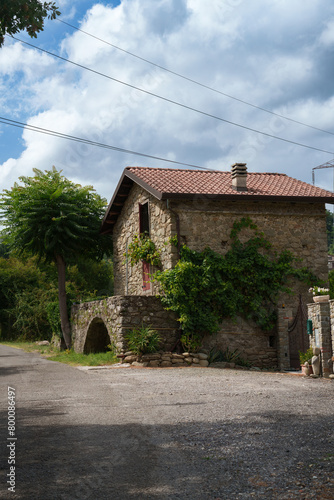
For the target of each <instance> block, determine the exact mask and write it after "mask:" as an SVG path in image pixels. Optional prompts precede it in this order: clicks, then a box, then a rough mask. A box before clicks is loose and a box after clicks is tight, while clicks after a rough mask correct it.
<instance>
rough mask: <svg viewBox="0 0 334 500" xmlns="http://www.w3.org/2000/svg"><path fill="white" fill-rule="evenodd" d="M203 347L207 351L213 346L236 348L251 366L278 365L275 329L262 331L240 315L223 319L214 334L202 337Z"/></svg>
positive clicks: (269, 366) (266, 366) (273, 366)
mask: <svg viewBox="0 0 334 500" xmlns="http://www.w3.org/2000/svg"><path fill="white" fill-rule="evenodd" d="M203 347H204V349H206V350H208V351H210V350H211V349H212V348H214V347H215V348H217V349H220V350H223V351H224V350H225V349H228V350H229V351H230V352H232V351H234V350H235V349H237V350H238V352H239V353H240V356H241V358H243V359H244V360H245V361H249V362H250V363H251V364H252V365H253V366H257V367H259V368H275V369H277V367H278V359H277V346H276V331H270V332H264V331H263V330H261V328H259V327H258V326H257V325H256V324H255V323H252V322H250V321H246V320H244V319H243V318H241V317H238V318H236V320H235V321H232V320H228V319H226V320H224V321H223V323H222V324H221V325H220V330H219V332H218V333H217V334H216V335H208V336H206V337H205V338H204V342H203Z"/></svg>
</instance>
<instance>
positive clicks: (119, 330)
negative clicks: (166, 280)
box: [71, 295, 179, 354]
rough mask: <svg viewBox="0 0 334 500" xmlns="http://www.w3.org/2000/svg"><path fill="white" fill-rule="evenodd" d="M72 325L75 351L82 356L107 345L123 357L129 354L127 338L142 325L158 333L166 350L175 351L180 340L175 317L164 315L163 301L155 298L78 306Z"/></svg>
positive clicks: (134, 297) (113, 299)
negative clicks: (102, 345) (102, 343)
mask: <svg viewBox="0 0 334 500" xmlns="http://www.w3.org/2000/svg"><path fill="white" fill-rule="evenodd" d="M71 321H72V335H73V345H74V350H75V351H76V352H81V353H82V352H94V350H95V346H97V345H98V346H99V347H100V345H101V342H105V345H107V344H108V343H111V344H112V345H113V346H114V347H115V350H116V352H117V353H119V354H121V353H123V352H125V351H127V350H128V349H127V345H126V339H125V336H126V334H127V333H128V332H129V330H131V329H133V328H135V327H138V326H140V325H141V324H142V323H144V324H145V325H150V326H151V327H152V328H154V329H155V330H157V331H158V332H159V334H160V336H161V337H162V339H163V340H162V343H161V346H160V347H161V349H163V350H166V351H170V350H171V349H173V348H174V345H175V342H176V340H177V338H178V336H179V332H178V329H179V324H178V322H177V321H176V319H175V317H174V315H173V314H172V313H171V312H169V311H165V310H164V309H163V307H162V305H161V302H160V300H159V299H158V298H157V297H152V296H138V295H131V296H115V297H108V298H107V299H104V300H97V301H93V302H85V303H82V304H76V305H74V306H73V307H72V311H71ZM105 334H107V336H108V337H109V339H108V340H109V342H108V341H107V342H106V340H105Z"/></svg>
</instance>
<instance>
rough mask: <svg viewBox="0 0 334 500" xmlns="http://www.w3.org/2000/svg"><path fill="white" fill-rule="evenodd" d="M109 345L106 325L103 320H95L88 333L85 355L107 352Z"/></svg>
mask: <svg viewBox="0 0 334 500" xmlns="http://www.w3.org/2000/svg"><path fill="white" fill-rule="evenodd" d="M108 344H110V337H109V334H108V330H107V327H106V325H105V324H104V322H103V320H102V319H101V318H94V319H93V321H92V322H91V324H90V325H89V328H88V331H87V335H86V341H85V346H84V354H89V353H91V352H107V351H108V350H109V349H108Z"/></svg>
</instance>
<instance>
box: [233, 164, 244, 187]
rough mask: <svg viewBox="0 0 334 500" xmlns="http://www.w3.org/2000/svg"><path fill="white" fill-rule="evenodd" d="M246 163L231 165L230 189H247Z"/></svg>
mask: <svg viewBox="0 0 334 500" xmlns="http://www.w3.org/2000/svg"><path fill="white" fill-rule="evenodd" d="M246 165H247V163H235V164H234V165H232V189H235V190H236V191H247V166H246Z"/></svg>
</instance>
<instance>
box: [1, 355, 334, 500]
mask: <svg viewBox="0 0 334 500" xmlns="http://www.w3.org/2000/svg"><path fill="white" fill-rule="evenodd" d="M0 367H1V368H0V383H1V406H0V408H1V436H0V437H1V450H2V453H1V462H0V467H1V470H2V475H1V485H0V497H1V498H13V499H24V500H25V499H43V500H48V499H50V500H56V499H62V500H68V499H80V500H91V499H94V500H95V499H112V500H114V499H115V500H127V499H158V500H160V499H203V500H206V499H234V498H235V499H249V498H259V499H260V498H261V499H266V500H268V499H271V498H273V499H280V500H281V499H287V500H291V499H306V498H307V499H312V498H314V499H317V500H323V499H332V498H333V497H334V489H333V486H334V483H333V476H334V475H333V461H334V460H333V457H334V436H333V429H334V426H333V392H334V390H333V389H334V381H333V382H331V381H326V380H320V379H318V380H314V379H305V378H302V377H298V376H293V375H286V374H279V373H275V374H270V373H257V372H239V371H233V370H217V369H216V370H215V369H210V368H209V369H201V368H185V369H182V368H175V369H164V370H163V369H147V368H146V369H140V368H137V369H133V368H118V369H117V368H114V369H108V370H89V371H84V370H79V369H77V368H72V367H69V366H66V365H62V364H59V363H55V362H51V361H47V360H45V359H43V358H42V357H40V356H39V355H37V354H31V353H25V352H23V351H21V350H17V349H13V348H9V347H6V346H0ZM8 386H10V387H13V388H14V389H15V397H16V407H17V410H16V417H17V421H16V437H17V440H16V441H12V440H8V439H7V438H8V430H7V390H8ZM8 442H9V443H12V444H13V443H15V446H14V447H13V449H12V455H11V456H13V453H15V460H16V462H15V493H13V492H10V491H8V490H7V487H8V486H9V484H6V477H5V476H6V474H8V473H9V468H10V465H9V464H8V457H9V456H10V452H11V448H10V447H7V446H6V445H7V444H8ZM14 448H15V449H14Z"/></svg>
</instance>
